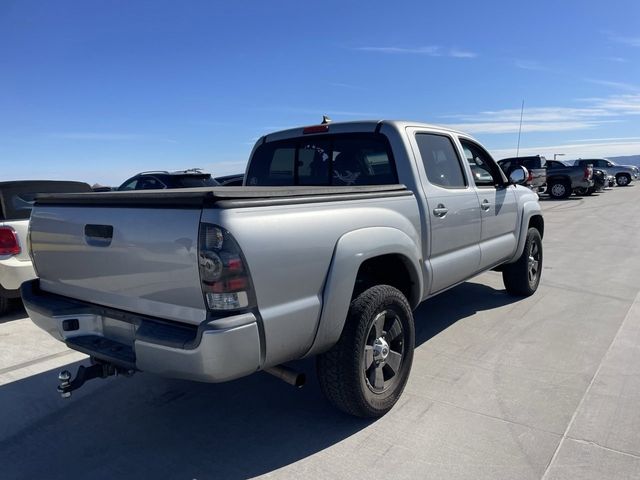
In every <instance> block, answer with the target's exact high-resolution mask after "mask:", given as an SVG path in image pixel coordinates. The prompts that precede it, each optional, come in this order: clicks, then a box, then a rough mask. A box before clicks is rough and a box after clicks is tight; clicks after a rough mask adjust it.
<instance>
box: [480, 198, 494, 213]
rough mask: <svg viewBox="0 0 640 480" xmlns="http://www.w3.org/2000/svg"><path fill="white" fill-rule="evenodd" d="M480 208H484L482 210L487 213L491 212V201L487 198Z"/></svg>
mask: <svg viewBox="0 0 640 480" xmlns="http://www.w3.org/2000/svg"><path fill="white" fill-rule="evenodd" d="M480 208H482V210H484V211H485V212H486V211H487V210H489V209H490V208H491V204H490V203H489V200H487V199H486V198H485V199H484V200H483V201H482V204H481V205H480Z"/></svg>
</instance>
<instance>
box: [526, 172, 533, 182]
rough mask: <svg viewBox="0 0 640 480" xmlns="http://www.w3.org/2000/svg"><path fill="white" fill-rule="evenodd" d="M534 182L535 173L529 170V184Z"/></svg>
mask: <svg viewBox="0 0 640 480" xmlns="http://www.w3.org/2000/svg"><path fill="white" fill-rule="evenodd" d="M532 181H533V173H531V170H529V176H528V177H527V183H531V182H532Z"/></svg>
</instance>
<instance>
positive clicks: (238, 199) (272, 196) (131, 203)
mask: <svg viewBox="0 0 640 480" xmlns="http://www.w3.org/2000/svg"><path fill="white" fill-rule="evenodd" d="M404 195H412V193H411V191H410V190H408V189H407V187H406V186H404V185H400V184H397V185H363V186H345V187H326V186H323V187H313V186H290V187H202V188H180V189H172V190H135V191H131V192H126V191H119V192H117V191H116V192H97V193H96V192H94V193H82V194H77V193H66V194H43V195H38V196H37V203H38V204H39V205H83V206H85V205H86V206H90V205H96V206H111V205H113V206H118V207H141V206H145V207H154V206H157V207H161V208H171V207H200V208H202V207H204V206H211V205H214V204H215V205H216V206H220V207H225V206H229V207H233V208H239V207H243V206H247V207H248V206H259V205H269V204H273V205H281V204H287V203H310V202H330V201H341V200H357V199H363V198H377V197H388V196H404Z"/></svg>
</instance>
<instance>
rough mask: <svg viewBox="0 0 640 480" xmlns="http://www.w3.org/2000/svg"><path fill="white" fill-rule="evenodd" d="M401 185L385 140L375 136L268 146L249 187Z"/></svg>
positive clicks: (256, 160)
mask: <svg viewBox="0 0 640 480" xmlns="http://www.w3.org/2000/svg"><path fill="white" fill-rule="evenodd" d="M395 183H398V175H397V172H396V167H395V163H394V161H393V156H392V154H391V148H390V146H389V142H388V141H387V139H386V137H385V136H384V135H381V134H376V133H357V134H355V133H354V134H351V133H350V134H335V135H322V136H317V135H316V136H309V137H301V138H293V139H288V140H280V141H275V142H267V143H264V144H262V145H260V146H259V147H258V148H257V149H256V151H255V153H254V155H253V158H252V160H251V165H250V166H249V172H248V174H247V184H248V185H317V186H323V185H336V186H349V185H385V184H395Z"/></svg>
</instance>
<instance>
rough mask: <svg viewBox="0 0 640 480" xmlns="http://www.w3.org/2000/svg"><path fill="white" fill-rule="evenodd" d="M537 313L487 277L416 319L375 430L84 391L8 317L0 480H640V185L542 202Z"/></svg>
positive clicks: (261, 394)
mask: <svg viewBox="0 0 640 480" xmlns="http://www.w3.org/2000/svg"><path fill="white" fill-rule="evenodd" d="M543 208H544V210H545V221H546V232H545V238H544V246H545V260H544V273H543V278H542V284H541V286H540V289H539V290H538V292H537V293H536V295H534V296H533V297H531V298H528V299H525V300H517V299H514V298H512V297H509V296H508V295H506V293H505V292H504V290H503V286H502V279H501V276H500V274H499V273H496V272H489V273H486V274H483V275H481V276H480V277H477V278H476V279H474V280H473V281H471V282H467V283H464V284H462V285H460V286H458V287H456V288H455V289H452V290H450V291H448V292H446V293H444V294H442V295H440V296H439V297H436V298H434V299H431V300H429V301H427V302H425V303H424V304H423V305H421V306H420V308H419V309H418V311H417V312H416V330H417V345H416V355H415V360H414V365H413V370H412V373H411V378H410V380H409V384H408V386H407V389H406V390H405V393H404V395H403V397H402V398H401V400H400V402H399V403H398V405H397V406H396V407H395V408H394V409H393V410H392V412H391V413H389V414H388V415H387V416H385V417H384V418H382V419H379V420H377V421H364V420H358V419H353V418H350V417H347V416H345V415H342V414H340V413H337V412H336V411H334V410H333V409H331V408H330V407H329V406H328V404H327V403H326V401H325V400H324V398H323V397H322V396H321V394H320V392H319V388H318V385H317V381H316V379H315V374H314V373H313V363H312V362H311V361H304V362H300V363H299V364H298V365H297V367H299V368H301V369H304V370H306V371H307V374H308V378H309V380H308V384H307V386H306V387H304V388H303V389H301V390H295V389H293V388H292V387H289V386H288V385H286V384H284V383H282V382H279V381H278V380H276V379H274V378H272V377H270V376H268V375H266V374H256V375H253V376H251V377H248V378H244V379H241V380H237V381H234V382H230V383H227V384H219V385H207V384H196V383H189V382H184V381H176V380H167V379H162V378H159V377H155V376H153V375H149V374H137V375H135V376H134V377H133V378H114V379H108V380H94V381H92V382H89V383H88V384H87V385H86V386H85V387H83V388H82V389H81V390H79V391H78V392H76V393H74V395H73V397H72V398H71V399H68V400H64V399H61V398H59V396H58V395H57V393H56V391H55V387H56V385H57V372H58V371H59V370H60V369H61V367H65V368H69V369H71V368H72V367H73V368H75V366H76V364H77V363H78V362H80V361H82V360H83V359H84V358H85V357H84V356H83V355H81V354H79V353H75V352H72V351H69V350H67V349H66V347H65V346H64V345H62V344H60V343H58V342H56V341H55V340H53V339H51V338H50V337H49V336H48V335H47V334H45V333H44V332H42V331H40V330H39V329H38V328H36V327H35V326H34V325H33V324H31V322H30V321H29V319H27V318H24V317H25V313H24V311H21V310H19V309H17V310H16V311H15V312H14V313H13V314H12V315H10V316H8V317H5V318H3V319H2V320H0V345H1V346H2V348H1V349H0V412H1V413H0V464H1V465H2V467H1V468H2V470H1V472H2V473H0V477H2V478H3V479H14V478H25V479H39V478H46V479H56V478H65V479H66V478H92V479H101V478H105V479H107V478H108V479H112V478H176V479H189V480H190V479H213V478H247V477H255V476H268V477H273V478H296V479H297V478H327V479H329V478H331V479H334V478H347V479H362V478H379V477H384V478H392V479H405V478H415V479H424V478H447V479H462V478H469V479H485V478H486V479H500V478H504V479H529V478H535V479H540V478H544V479H564V478H566V479H576V478H593V479H603V478H607V479H613V478H628V479H637V478H640V408H638V405H639V404H640V293H639V292H640V184H638V185H634V186H631V187H627V188H615V189H613V190H611V191H607V192H605V193H603V194H599V195H594V196H593V197H592V198H584V199H581V198H577V197H573V198H571V199H569V200H566V201H550V200H547V201H544V202H543Z"/></svg>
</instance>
